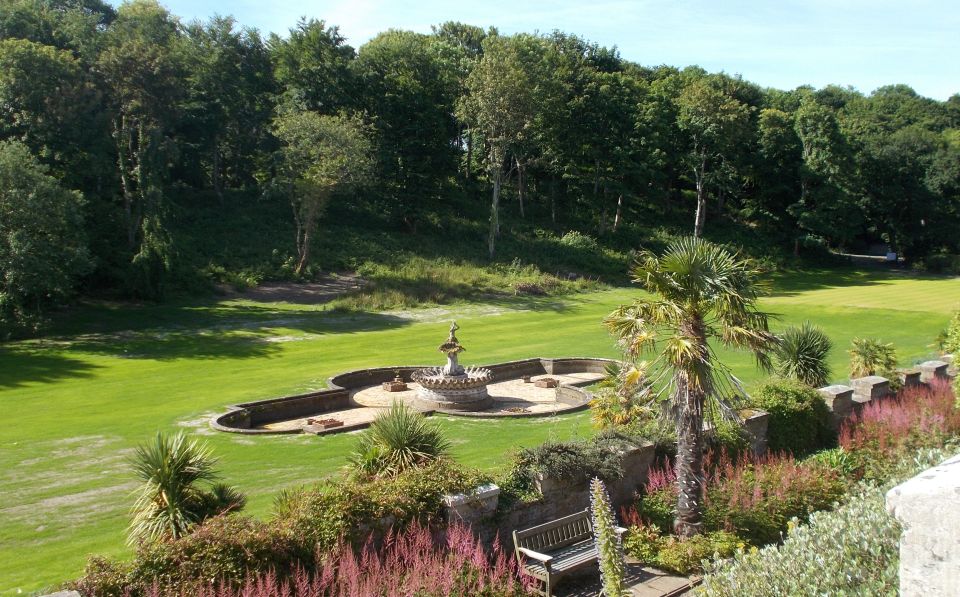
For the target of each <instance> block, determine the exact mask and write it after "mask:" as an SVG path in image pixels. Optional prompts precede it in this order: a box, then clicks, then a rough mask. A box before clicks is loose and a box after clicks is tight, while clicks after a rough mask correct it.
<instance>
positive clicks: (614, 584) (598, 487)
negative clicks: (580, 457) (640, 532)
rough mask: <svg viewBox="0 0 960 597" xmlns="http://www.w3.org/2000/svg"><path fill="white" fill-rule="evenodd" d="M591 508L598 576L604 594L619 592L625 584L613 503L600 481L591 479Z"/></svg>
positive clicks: (620, 593) (624, 566) (624, 572)
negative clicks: (598, 568) (598, 566)
mask: <svg viewBox="0 0 960 597" xmlns="http://www.w3.org/2000/svg"><path fill="white" fill-rule="evenodd" d="M590 510H591V513H592V515H593V535H594V538H595V543H596V546H597V554H598V560H599V564H600V580H601V583H602V585H603V594H604V595H622V594H623V593H624V590H625V589H626V587H625V586H624V583H623V577H624V576H625V574H626V564H625V563H624V561H623V552H622V551H621V549H620V538H619V537H618V536H617V534H616V530H615V526H614V522H613V507H612V506H611V505H610V496H608V495H607V488H606V487H605V486H604V485H603V481H601V480H600V479H598V478H596V477H594V478H593V480H592V481H590Z"/></svg>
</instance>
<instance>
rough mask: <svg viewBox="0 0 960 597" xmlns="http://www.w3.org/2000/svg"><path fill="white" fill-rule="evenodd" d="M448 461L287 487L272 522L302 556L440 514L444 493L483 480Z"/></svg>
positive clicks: (468, 487)
mask: <svg viewBox="0 0 960 597" xmlns="http://www.w3.org/2000/svg"><path fill="white" fill-rule="evenodd" d="M486 479H487V478H486V477H484V476H482V475H480V474H479V473H474V472H469V471H464V470H463V469H460V468H458V467H456V466H454V465H453V464H452V463H451V462H449V461H446V460H439V461H436V462H434V463H432V464H430V465H428V466H425V467H422V468H415V469H410V470H407V471H404V472H402V473H400V474H399V475H397V476H396V477H392V478H382V479H373V480H370V481H366V482H362V481H357V480H352V481H329V482H326V483H324V484H321V485H318V486H314V487H306V488H301V489H299V490H296V491H292V492H287V495H286V496H285V499H283V500H282V501H281V502H280V503H278V509H277V511H276V514H275V517H274V524H275V525H277V526H278V527H279V528H280V529H281V530H282V532H283V533H285V534H286V536H288V537H289V538H290V539H291V540H292V541H294V542H295V543H296V549H297V553H298V555H299V556H300V557H302V558H309V557H310V556H312V554H313V552H314V549H319V550H321V551H323V552H326V551H329V550H330V549H332V548H333V547H334V546H335V545H336V544H337V543H338V542H339V541H340V540H341V539H344V538H345V539H346V540H348V541H352V542H355V543H356V542H358V541H360V540H362V539H363V538H365V537H366V536H367V535H368V531H370V530H374V531H377V532H382V531H384V530H386V529H387V528H389V527H391V526H403V525H405V524H408V523H410V522H413V521H417V520H421V521H422V520H426V519H428V518H429V517H431V516H435V515H437V514H439V513H440V511H441V508H442V505H443V501H442V498H443V495H444V494H447V493H457V492H461V491H465V490H467V489H470V488H472V487H475V486H477V485H479V484H480V483H482V482H484V481H485V480H486Z"/></svg>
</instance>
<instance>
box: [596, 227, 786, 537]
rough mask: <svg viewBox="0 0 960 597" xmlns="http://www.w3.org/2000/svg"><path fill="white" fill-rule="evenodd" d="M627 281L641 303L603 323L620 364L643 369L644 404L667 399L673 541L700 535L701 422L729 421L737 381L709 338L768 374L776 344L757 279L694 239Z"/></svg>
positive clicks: (651, 259)
mask: <svg viewBox="0 0 960 597" xmlns="http://www.w3.org/2000/svg"><path fill="white" fill-rule="evenodd" d="M632 274H633V280H634V282H636V283H639V284H641V285H642V286H643V287H644V288H645V289H646V290H647V291H648V292H649V296H644V297H643V298H640V299H638V300H637V301H635V302H634V303H633V304H631V305H622V306H620V307H619V308H618V309H616V310H615V311H614V312H613V313H611V314H610V315H608V316H607V317H606V319H604V324H605V325H606V326H607V329H609V330H610V332H611V333H612V334H613V335H614V336H615V337H616V338H617V340H618V343H619V345H620V348H621V350H622V351H623V353H624V356H625V357H626V358H627V359H630V360H632V361H634V362H639V359H640V357H641V355H643V354H644V353H652V355H653V358H652V359H651V360H650V362H649V363H648V364H645V366H644V370H645V371H648V372H649V375H648V377H649V380H650V382H649V383H650V387H651V388H652V391H651V392H650V397H651V399H654V398H665V397H669V399H670V400H671V401H672V412H673V414H674V423H675V425H676V429H677V458H676V471H677V489H678V497H677V509H676V511H677V518H676V520H675V522H674V528H675V530H676V532H677V534H678V535H681V536H684V537H689V536H692V535H695V534H698V533H700V532H701V528H702V519H703V483H704V482H703V478H704V474H703V452H704V447H705V446H704V437H703V423H704V418H705V415H707V414H713V413H715V414H716V416H720V415H721V414H722V415H726V416H729V417H735V416H736V413H735V410H734V409H733V406H734V403H735V402H736V401H737V399H738V398H743V397H744V395H743V390H742V387H741V384H740V383H739V381H738V380H737V379H736V378H735V377H734V376H733V375H732V374H731V373H730V370H729V369H728V368H726V367H724V365H723V364H722V363H721V362H719V360H718V359H717V358H716V355H715V354H714V353H713V350H712V348H711V345H710V343H709V342H708V340H709V339H711V338H712V339H715V340H717V341H718V342H719V343H720V344H723V345H725V346H729V347H733V348H743V349H747V350H750V351H752V352H753V353H754V356H755V357H756V358H757V361H758V363H759V364H760V365H761V366H763V367H765V368H768V367H769V365H770V359H769V357H768V353H769V352H770V351H771V350H773V348H774V347H775V345H776V337H775V336H774V335H773V334H771V333H770V331H769V329H768V325H767V320H768V316H767V314H766V313H764V312H763V311H761V310H760V309H759V308H758V307H757V300H758V298H759V296H760V294H761V293H762V291H763V290H764V288H763V286H762V285H761V283H760V281H759V276H760V272H759V271H758V270H757V269H755V268H754V267H753V266H752V265H751V264H750V263H749V262H748V261H746V260H744V259H741V258H740V257H739V256H738V255H737V254H735V253H732V252H730V251H728V250H727V249H725V248H724V247H721V246H719V245H715V244H712V243H710V242H708V241H705V240H703V239H700V238H686V239H682V240H679V241H676V242H674V243H672V244H671V245H670V246H669V247H668V248H667V251H666V252H665V253H664V254H663V255H661V256H659V257H658V256H656V255H654V254H652V253H650V252H643V253H641V254H640V256H639V257H638V259H637V262H636V264H635V265H634V267H633V270H632Z"/></svg>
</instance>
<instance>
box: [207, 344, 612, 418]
mask: <svg viewBox="0 0 960 597" xmlns="http://www.w3.org/2000/svg"><path fill="white" fill-rule="evenodd" d="M615 362H616V361H614V360H613V359H606V358H599V357H560V358H541V357H535V358H530V359H522V360H517V361H507V362H505V363H497V364H494V365H485V366H484V367H485V368H486V369H489V370H490V371H491V373H492V376H493V380H494V381H500V380H506V379H515V378H520V377H522V376H524V375H551V374H561V373H564V372H591V373H594V372H595V373H603V372H604V371H605V368H606V366H607V365H608V364H610V363H615ZM423 368H426V367H418V366H411V365H395V366H391V367H373V368H368V369H357V370H354V371H347V372H345V373H340V374H338V375H334V376H333V377H330V378H329V379H328V381H327V384H328V386H329V388H328V389H325V390H320V391H317V392H309V393H306V394H297V395H294V396H284V397H280V398H269V399H265V400H255V401H251V402H242V403H239V404H234V405H230V406H228V407H227V412H226V413H222V414H219V415H216V416H214V417H213V418H212V419H211V420H210V426H211V427H212V428H213V429H215V430H217V431H225V432H229V433H242V434H246V435H275V434H292V433H316V434H318V435H325V434H328V433H343V432H347V431H355V430H358V429H363V428H365V427H368V426H369V422H358V423H355V424H349V425H343V426H341V427H332V428H329V429H318V428H310V429H304V428H300V427H293V428H284V429H263V428H260V427H261V426H263V425H267V424H270V423H275V422H278V421H285V420H291V419H297V418H303V417H306V416H317V415H321V414H323V413H324V412H330V411H334V410H348V409H351V406H352V405H351V403H350V394H351V391H353V390H357V389H360V388H363V387H367V386H373V385H379V384H381V383H383V382H385V381H391V380H393V379H394V377H396V376H397V375H398V374H399V375H400V377H401V378H403V379H404V380H409V379H410V377H411V375H412V374H413V372H414V371H417V370H419V369H423ZM586 383H592V382H586ZM577 385H582V384H579V383H578V384H561V386H560V387H558V388H557V402H560V403H563V404H567V405H568V406H567V407H565V408H562V409H556V410H549V411H543V412H530V413H510V412H496V413H492V412H483V411H481V412H462V411H448V410H445V409H444V410H431V411H430V412H428V413H425V414H432V412H442V413H444V414H450V415H456V416H472V417H481V418H490V417H514V418H523V417H545V416H553V415H555V414H557V412H560V411H562V412H572V411H576V410H582V409H585V408H587V407H588V406H589V402H590V399H591V398H592V395H591V394H590V393H589V392H587V391H586V390H583V389H582V388H579V387H576V386H577ZM357 408H362V407H357Z"/></svg>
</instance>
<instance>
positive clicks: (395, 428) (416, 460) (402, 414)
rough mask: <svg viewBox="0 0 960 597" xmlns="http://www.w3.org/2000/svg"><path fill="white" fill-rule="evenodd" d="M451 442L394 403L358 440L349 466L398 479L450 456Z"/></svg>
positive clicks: (369, 473) (413, 413) (410, 410)
mask: <svg viewBox="0 0 960 597" xmlns="http://www.w3.org/2000/svg"><path fill="white" fill-rule="evenodd" d="M449 449H450V442H449V440H447V438H446V437H444V435H443V432H442V431H441V430H440V428H439V427H437V426H436V425H434V424H431V423H429V422H427V420H426V418H425V417H424V416H423V415H422V414H420V413H419V412H417V411H415V410H414V409H412V408H410V407H409V406H407V405H405V404H403V403H402V402H400V401H398V400H395V401H394V402H393V404H392V405H391V406H390V409H389V410H386V411H384V412H382V413H380V414H378V415H377V417H376V418H375V419H374V420H373V422H372V423H371V424H370V428H369V429H368V430H367V431H365V432H363V434H361V435H360V437H359V438H358V440H357V446H356V448H355V449H354V451H353V453H352V454H351V455H350V464H351V466H352V467H353V469H354V470H355V471H356V472H358V473H361V474H366V475H372V476H382V477H395V476H397V475H399V474H400V473H402V472H403V471H405V470H408V469H411V468H415V467H418V466H424V465H426V464H429V463H431V462H434V461H436V460H438V459H440V458H442V457H443V456H445V455H446V454H447V451H448V450H449Z"/></svg>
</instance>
